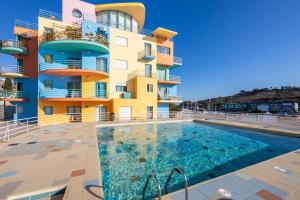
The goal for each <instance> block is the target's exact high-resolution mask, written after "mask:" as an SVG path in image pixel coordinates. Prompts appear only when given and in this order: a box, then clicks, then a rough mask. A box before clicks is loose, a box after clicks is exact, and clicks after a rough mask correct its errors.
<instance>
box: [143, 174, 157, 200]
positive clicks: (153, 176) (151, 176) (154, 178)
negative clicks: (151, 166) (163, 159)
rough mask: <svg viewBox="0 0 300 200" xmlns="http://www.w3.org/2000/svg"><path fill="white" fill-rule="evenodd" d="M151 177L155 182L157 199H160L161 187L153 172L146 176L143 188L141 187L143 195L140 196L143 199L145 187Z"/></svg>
mask: <svg viewBox="0 0 300 200" xmlns="http://www.w3.org/2000/svg"><path fill="white" fill-rule="evenodd" d="M151 178H153V180H154V182H155V184H156V188H157V197H158V200H161V187H160V184H159V182H158V180H157V177H156V175H155V173H154V172H153V173H151V174H150V175H149V176H148V178H147V181H146V184H145V186H144V189H143V196H142V199H143V200H145V193H146V190H147V187H148V185H149V183H150V180H151Z"/></svg>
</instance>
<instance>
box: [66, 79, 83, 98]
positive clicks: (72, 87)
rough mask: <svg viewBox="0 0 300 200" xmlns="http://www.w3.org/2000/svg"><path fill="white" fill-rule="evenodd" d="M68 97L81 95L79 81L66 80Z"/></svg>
mask: <svg viewBox="0 0 300 200" xmlns="http://www.w3.org/2000/svg"><path fill="white" fill-rule="evenodd" d="M68 97H73V98H76V97H81V83H80V82H68Z"/></svg>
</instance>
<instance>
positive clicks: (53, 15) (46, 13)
mask: <svg viewBox="0 0 300 200" xmlns="http://www.w3.org/2000/svg"><path fill="white" fill-rule="evenodd" d="M39 17H43V18H47V19H52V20H56V21H62V15H61V14H59V13H55V12H51V11H48V10H43V9H40V10H39Z"/></svg>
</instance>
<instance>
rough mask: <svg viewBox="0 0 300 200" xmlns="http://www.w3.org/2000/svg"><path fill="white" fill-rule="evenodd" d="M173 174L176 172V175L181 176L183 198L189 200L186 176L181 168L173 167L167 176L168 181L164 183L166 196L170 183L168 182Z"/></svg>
mask: <svg viewBox="0 0 300 200" xmlns="http://www.w3.org/2000/svg"><path fill="white" fill-rule="evenodd" d="M174 172H177V173H179V174H180V175H182V176H183V178H184V196H185V200H188V199H189V192H188V187H189V185H188V180H187V177H186V175H185V174H184V170H183V169H182V168H181V167H174V168H173V169H172V172H171V174H170V175H169V177H168V179H167V181H166V184H165V192H166V194H168V184H169V182H170V180H171V178H172V175H173V174H174Z"/></svg>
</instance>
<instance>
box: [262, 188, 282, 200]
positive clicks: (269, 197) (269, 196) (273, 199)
mask: <svg viewBox="0 0 300 200" xmlns="http://www.w3.org/2000/svg"><path fill="white" fill-rule="evenodd" d="M256 195H257V196H260V197H261V198H263V199H266V200H281V199H282V198H281V197H279V196H277V195H276V194H273V193H271V192H269V191H267V190H260V191H258V192H257V193H256Z"/></svg>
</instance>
